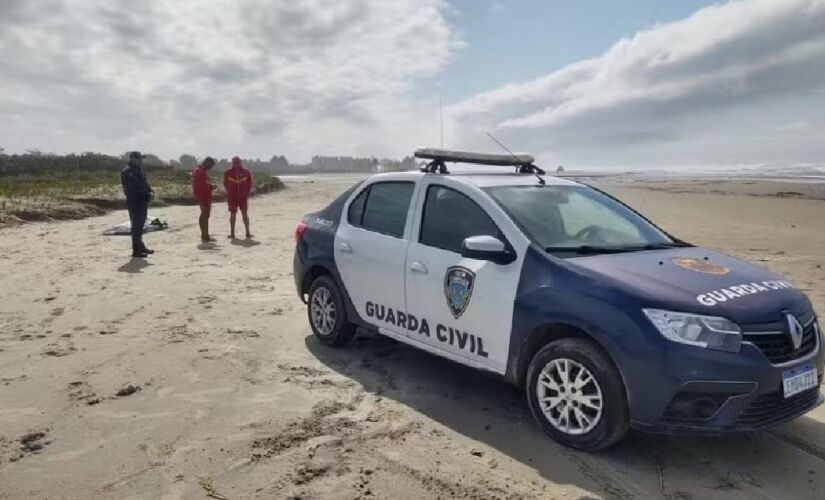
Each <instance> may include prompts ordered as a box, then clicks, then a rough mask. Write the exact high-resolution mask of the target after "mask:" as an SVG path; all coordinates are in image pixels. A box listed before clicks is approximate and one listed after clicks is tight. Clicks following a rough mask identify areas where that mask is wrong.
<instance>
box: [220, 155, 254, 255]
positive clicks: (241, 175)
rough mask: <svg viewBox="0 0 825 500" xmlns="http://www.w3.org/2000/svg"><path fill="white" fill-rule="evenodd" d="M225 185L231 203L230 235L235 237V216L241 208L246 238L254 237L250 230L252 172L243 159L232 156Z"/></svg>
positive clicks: (224, 176) (228, 202)
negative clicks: (249, 212)
mask: <svg viewBox="0 0 825 500" xmlns="http://www.w3.org/2000/svg"><path fill="white" fill-rule="evenodd" d="M223 187H224V188H225V189H226V202H227V204H229V237H230V238H232V239H235V216H236V215H237V213H238V209H240V210H241V217H242V218H243V225H244V227H245V228H246V239H250V238H252V233H250V232H249V215H248V214H247V212H248V210H249V195H250V193H251V192H252V173H251V172H250V171H249V170H247V169H246V168H244V166H243V164H242V163H241V159H240V158H238V157H237V156H236V157H234V158H232V165H231V166H230V167H229V168H228V169H227V170H226V172H224V174H223Z"/></svg>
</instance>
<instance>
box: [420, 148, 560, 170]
mask: <svg viewBox="0 0 825 500" xmlns="http://www.w3.org/2000/svg"><path fill="white" fill-rule="evenodd" d="M415 157H416V158H421V159H422V160H430V162H429V163H428V164H427V165H425V166H424V167H422V168H421V171H422V172H427V173H432V174H434V173H439V174H448V173H449V172H448V171H447V165H446V163H469V164H473V165H487V166H494V167H515V168H516V169H517V172H518V173H520V174H544V170H542V169H540V168H539V167H537V166H535V165H534V164H533V162H534V161H535V158H533V155H529V154H526V153H516V154H491V153H473V152H469V151H451V150H448V149H436V148H420V149H417V150H416V151H415Z"/></svg>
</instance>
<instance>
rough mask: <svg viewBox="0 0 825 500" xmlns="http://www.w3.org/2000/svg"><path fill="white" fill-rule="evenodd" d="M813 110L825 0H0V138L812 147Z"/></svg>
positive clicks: (339, 145)
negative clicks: (496, 141) (492, 137)
mask: <svg viewBox="0 0 825 500" xmlns="http://www.w3.org/2000/svg"><path fill="white" fill-rule="evenodd" d="M823 110H825V0H781V1H780V0H734V1H723V2H709V1H699V0H679V1H664V0H602V1H596V0H579V1H576V2H572V1H567V0H212V1H210V2H202V1H198V0H143V1H141V2H134V1H130V0H39V1H37V2H32V1H29V0H0V117H2V120H0V147H2V148H4V149H5V150H6V152H12V153H14V152H24V151H26V150H32V149H36V150H40V151H43V152H53V153H68V152H83V151H99V152H105V153H112V154H121V153H122V152H124V151H127V150H133V149H139V150H143V151H144V152H151V153H154V154H157V155H159V156H161V157H163V158H167V159H168V158H177V157H178V156H179V155H180V154H182V153H191V154H194V155H196V156H198V157H203V156H206V155H211V156H218V157H229V156H234V155H239V156H242V157H246V158H264V159H265V158H270V157H271V156H273V155H276V154H277V155H281V154H283V155H286V156H287V158H289V159H290V160H291V161H293V162H304V161H307V160H309V158H310V157H311V156H312V155H315V154H319V155H354V156H378V157H395V158H400V157H403V156H405V155H408V154H410V153H411V152H412V151H413V150H414V149H415V148H417V147H421V146H439V145H440V144H441V142H442V137H441V124H442V123H443V129H444V133H443V143H444V146H445V147H449V148H453V149H475V150H481V151H487V152H495V151H496V150H497V148H498V146H496V145H495V144H494V143H493V142H492V141H491V140H490V139H489V138H488V137H487V133H488V132H489V133H492V134H493V135H495V136H496V137H497V138H498V139H500V140H501V141H502V142H504V143H505V144H507V146H508V147H509V148H510V149H513V150H518V151H526V152H531V153H533V154H535V155H536V157H537V158H538V160H539V163H541V164H543V165H551V166H555V165H557V164H559V165H565V166H566V167H568V168H577V167H580V168H614V167H621V168H656V167H685V168H690V167H695V166H733V165H736V166H740V165H789V164H800V163H814V164H820V165H821V164H825V140H823V137H825V113H823ZM440 116H443V119H442V118H440Z"/></svg>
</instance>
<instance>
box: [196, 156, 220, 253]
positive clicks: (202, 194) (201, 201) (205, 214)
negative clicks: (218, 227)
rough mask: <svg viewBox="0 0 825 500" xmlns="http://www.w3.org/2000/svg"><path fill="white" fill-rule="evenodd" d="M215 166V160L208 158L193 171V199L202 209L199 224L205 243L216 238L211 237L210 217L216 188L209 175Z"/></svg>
mask: <svg viewBox="0 0 825 500" xmlns="http://www.w3.org/2000/svg"><path fill="white" fill-rule="evenodd" d="M214 166H215V160H214V159H213V158H211V157H209V156H207V157H206V159H205V160H203V163H201V164H200V165H198V166H197V167H195V170H193V171H192V197H193V198H195V201H196V202H197V203H198V205H199V206H200V209H201V215H200V218H199V219H198V224H199V225H200V227H201V241H203V242H209V241H215V238H213V237H211V236H209V215H210V213H211V212H212V191H214V190H215V186H214V185H213V184H212V183H210V182H209V173H208V171H209V170H210V169H211V168H212V167H214Z"/></svg>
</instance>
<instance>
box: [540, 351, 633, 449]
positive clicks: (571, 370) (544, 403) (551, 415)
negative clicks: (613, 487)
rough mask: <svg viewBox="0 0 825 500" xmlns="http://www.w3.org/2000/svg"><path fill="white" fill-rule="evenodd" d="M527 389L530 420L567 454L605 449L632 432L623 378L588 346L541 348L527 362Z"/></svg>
mask: <svg viewBox="0 0 825 500" xmlns="http://www.w3.org/2000/svg"><path fill="white" fill-rule="evenodd" d="M525 386H526V387H525V388H526V391H527V402H528V404H529V406H530V411H531V412H532V414H533V417H534V418H535V419H536V421H537V422H538V423H539V425H541V426H542V428H543V429H544V430H545V431H546V432H547V433H548V434H550V436H551V437H553V439H555V440H556V441H558V442H560V443H562V444H564V445H566V446H569V447H571V448H576V449H579V450H588V451H595V450H600V449H603V448H607V447H608V446H610V445H612V444H614V443H615V442H617V441H618V440H620V439H621V438H622V437H623V436H624V435H625V434H626V433H627V430H628V428H629V427H630V425H629V424H630V417H629V412H628V407H627V399H626V396H625V390H624V385H623V384H622V379H621V376H620V375H619V372H618V371H617V370H616V368H615V367H614V366H613V363H612V362H611V361H610V359H608V357H607V355H606V354H604V352H603V351H602V350H601V349H599V348H598V347H597V346H596V345H594V344H593V343H592V342H590V341H588V340H585V339H580V338H566V339H561V340H557V341H556V342H552V343H550V344H548V345H546V346H544V347H543V348H542V349H541V350H539V352H537V353H536V355H535V356H533V359H532V361H531V362H530V366H529V368H528V369H527V383H526V384H525Z"/></svg>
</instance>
